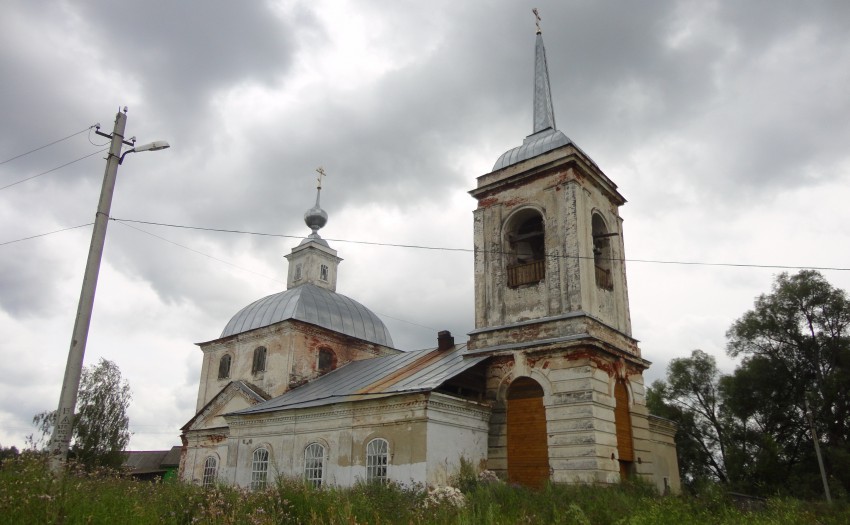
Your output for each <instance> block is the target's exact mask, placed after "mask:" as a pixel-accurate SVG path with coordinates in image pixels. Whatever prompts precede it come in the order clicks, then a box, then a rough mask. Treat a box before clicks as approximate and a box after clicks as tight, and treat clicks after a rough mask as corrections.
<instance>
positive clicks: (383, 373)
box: [234, 345, 487, 414]
mask: <svg viewBox="0 0 850 525" xmlns="http://www.w3.org/2000/svg"><path fill="white" fill-rule="evenodd" d="M485 359H487V357H486V356H479V357H470V356H469V355H468V353H467V352H466V345H456V346H455V347H454V348H453V349H451V350H419V351H416V352H404V353H401V354H395V355H391V356H386V357H376V358H373V359H364V360H361V361H354V362H352V363H349V364H347V365H345V366H343V367H341V368H338V369H337V370H334V371H333V372H330V373H328V374H326V375H324V376H322V377H319V378H318V379H315V380H313V381H311V382H309V383H307V384H306V385H303V386H301V387H298V388H296V389H294V390H290V391H289V392H286V393H285V394H283V395H281V396H278V397H276V398H274V399H270V400H268V401H266V402H264V403H258V404H256V405H254V406H252V407H249V408H245V409H242V410H239V411H237V412H234V414H257V413H263V412H274V411H277V410H286V409H290V408H307V407H316V406H323V405H330V404H333V403H342V402H346V401H358V400H363V399H374V398H377V397H386V396H389V395H394V394H403V393H411V392H422V391H429V390H434V389H435V388H437V387H439V386H440V385H442V384H443V383H445V382H446V381H448V380H449V379H451V378H452V377H455V376H456V375H458V374H460V373H461V372H464V371H465V370H468V369H469V368H471V367H473V366H475V365H477V364H478V363H480V362H481V361H483V360H485Z"/></svg>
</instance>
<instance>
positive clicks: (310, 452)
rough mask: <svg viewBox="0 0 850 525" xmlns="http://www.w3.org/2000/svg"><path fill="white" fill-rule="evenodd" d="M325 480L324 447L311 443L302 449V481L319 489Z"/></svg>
mask: <svg viewBox="0 0 850 525" xmlns="http://www.w3.org/2000/svg"><path fill="white" fill-rule="evenodd" d="M324 480H325V446H324V445H322V444H321V443H318V442H315V441H314V442H312V443H310V444H309V445H307V446H306V447H304V481H305V483H307V484H308V485H310V486H312V487H313V488H320V487H321V486H322V484H323V483H324Z"/></svg>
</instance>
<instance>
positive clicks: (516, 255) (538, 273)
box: [505, 209, 546, 287]
mask: <svg viewBox="0 0 850 525" xmlns="http://www.w3.org/2000/svg"><path fill="white" fill-rule="evenodd" d="M544 239H545V235H544V225H543V216H542V215H540V212H538V211H537V210H533V209H526V210H522V211H520V212H518V213H516V214H514V216H513V217H511V219H510V222H509V223H508V225H507V228H506V237H505V240H506V241H507V245H508V250H506V252H507V272H508V286H511V287H516V286H521V285H523V284H533V283H536V282H539V281H542V280H543V278H544V277H545V276H546V260H545V259H546V245H545V242H544Z"/></svg>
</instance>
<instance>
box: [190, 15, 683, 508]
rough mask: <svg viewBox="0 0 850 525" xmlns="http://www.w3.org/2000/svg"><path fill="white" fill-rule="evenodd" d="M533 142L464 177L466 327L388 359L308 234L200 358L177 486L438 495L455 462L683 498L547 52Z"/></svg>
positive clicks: (612, 210) (514, 478)
mask: <svg viewBox="0 0 850 525" xmlns="http://www.w3.org/2000/svg"><path fill="white" fill-rule="evenodd" d="M535 45H536V48H535V79H534V127H533V132H532V134H531V135H529V136H528V137H526V138H525V140H524V141H523V143H522V144H521V145H520V146H518V147H516V148H513V149H511V150H509V151H508V152H506V153H505V154H504V155H502V156H501V157H500V158H499V159H498V161H497V162H496V164H495V166H494V167H493V170H492V171H491V172H490V173H487V174H485V175H482V176H480V177H478V181H477V187H476V188H475V189H474V190H472V191H471V192H470V194H471V195H472V196H473V197H474V198H475V199H476V200H477V202H478V206H477V208H476V210H475V212H474V243H475V329H474V330H473V331H472V332H471V333H470V334H469V340H468V342H467V343H466V344H461V343H457V344H456V343H455V341H454V338H453V337H452V335H451V334H449V333H448V332H440V334H438V337H437V341H436V343H437V344H436V347H435V348H433V349H428V350H422V351H417V352H402V351H400V350H398V349H396V348H394V346H393V342H392V338H391V336H390V334H389V331H388V330H387V328H386V327H385V326H384V324H383V322H382V321H381V320H380V319H379V318H378V316H377V315H375V314H374V313H373V312H371V311H370V310H369V309H368V308H366V307H365V306H363V305H362V304H360V303H358V302H356V301H354V300H353V299H350V298H348V297H346V296H344V295H341V294H338V293H336V280H337V270H338V267H339V263H340V262H341V259H340V258H339V257H338V256H337V252H336V251H335V250H333V249H332V248H331V247H330V246H329V245H328V243H327V242H326V241H325V240H324V239H322V238H321V236H320V235H319V233H318V230H319V229H321V228H322V227H323V226H324V225H325V223H326V221H327V214H326V213H325V212H324V210H322V208H321V206H320V202H319V195H320V194H321V176H320V178H319V190H318V193H317V198H316V204H315V206H314V207H313V208H312V209H310V210H309V211H308V212H307V213H306V214H305V222H306V223H307V225H308V226H309V227H310V228H311V230H312V233H311V234H310V235H309V236H308V237H307V238H305V239H304V241H303V242H302V243H301V244H300V245H299V246H297V247H296V248H294V249H293V250H292V252H291V253H290V254H289V255H288V256H287V259H288V261H289V270H288V277H287V290H286V291H284V292H281V293H278V294H274V295H271V296H269V297H265V298H263V299H260V300H258V301H256V302H254V303H252V304H251V305H248V306H247V307H245V308H243V309H242V310H240V311H239V312H238V313H237V314H236V315H235V316H234V317H233V318H232V319H231V320H230V322H229V323H228V324H227V325H226V327H225V329H224V331H223V332H222V334H221V335H220V336H219V337H218V338H217V339H215V340H212V341H209V342H205V343H201V344H199V346H200V348H201V350H202V352H203V364H202V370H201V381H200V387H199V392H198V401H197V407H196V414H195V416H194V417H193V418H192V419H191V420H190V421H189V422H188V423H187V424H186V425H185V426H184V427H183V429H182V431H183V433H182V440H183V447H184V452H183V456H182V459H181V468H180V475H181V478H182V479H183V480H185V481H189V482H197V483H202V484H211V483H215V482H225V483H231V484H237V485H240V486H245V487H251V488H262V487H264V486H266V485H267V484H268V483H271V482H272V481H273V480H274V479H275V478H276V477H279V476H283V477H287V478H301V479H304V480H305V481H306V482H308V483H312V484H314V485H317V486H318V485H323V484H334V485H342V486H348V485H352V484H354V483H356V482H358V481H388V480H392V481H397V482H400V483H409V482H419V483H428V484H445V483H447V482H448V481H449V480H450V478H451V476H452V475H453V474H454V473H455V472H456V470H457V468H458V466H459V464H460V462H461V461H462V460H466V461H469V462H471V463H472V464H473V465H475V466H476V467H477V468H479V469H482V470H483V469H488V470H491V471H494V472H495V473H496V474H497V475H499V476H500V477H502V478H503V479H505V480H506V481H510V482H513V483H519V484H524V485H529V486H538V487H539V486H542V485H543V484H545V483H547V482H556V483H597V484H599V483H601V484H613V483H618V482H619V481H620V480H622V479H624V478H626V477H630V476H638V477H641V478H643V479H645V480H647V481H650V482H652V483H654V484H655V485H656V486H657V487H658V489H659V491H662V492H669V491H672V492H678V490H679V485H680V483H679V475H678V468H677V467H678V466H677V461H676V450H675V443H674V436H675V430H676V429H675V427H674V426H673V425H672V424H671V423H670V422H668V421H665V420H663V419H660V418H657V417H654V416H651V415H649V414H648V412H647V410H646V403H645V387H644V381H643V371H644V370H646V369H647V368H648V367H649V365H650V363H649V362H648V361H646V360H644V359H643V358H642V357H641V351H640V348H639V346H638V341H637V340H635V339H634V338H633V337H632V333H631V322H630V314H629V301H628V285H627V281H626V271H625V266H624V262H623V261H624V258H625V257H624V244H623V225H622V219H621V218H620V215H619V208H620V206H622V205H623V204H625V202H626V201H625V199H624V198H623V196H622V195H620V193H619V192H618V191H617V186H616V184H614V182H613V181H611V180H610V179H609V178H608V177H607V176H606V175H605V174H604V173H603V172H602V171H601V170H600V169H599V167H598V166H597V165H596V164H595V163H594V162H593V160H592V159H591V158H590V157H589V156H588V155H587V154H586V153H584V152H583V151H582V150H581V149H580V148H579V147H578V146H577V145H576V144H574V143H573V142H572V141H571V140H570V139H569V138H568V137H567V136H566V135H565V134H564V133H562V132H561V131H559V130H558V129H557V128H556V126H555V118H554V111H553V108H552V97H551V93H550V87H549V73H548V67H547V64H546V54H545V49H544V46H543V39H542V35H541V34H540V32H539V30H538V33H537V37H536V44H535Z"/></svg>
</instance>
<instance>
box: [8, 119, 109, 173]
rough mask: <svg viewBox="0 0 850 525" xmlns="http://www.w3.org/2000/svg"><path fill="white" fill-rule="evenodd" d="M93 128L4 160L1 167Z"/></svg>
mask: <svg viewBox="0 0 850 525" xmlns="http://www.w3.org/2000/svg"><path fill="white" fill-rule="evenodd" d="M93 127H94V126H89V127H87V128H83V129H81V130H80V131H77V132H76V133H72V134H70V135H68V136H67V137H62V138H61V139H56V140H54V141H53V142H50V143H48V144H45V145H44V146H39V147H37V148H35V149H31V150H29V151H27V152H25V153H21V154H20V155H15V156H14V157H12V158H11V159H6V160H4V161H2V162H0V165H2V164H6V163H7V162H11V161H13V160H15V159H19V158H21V157H24V156H26V155H29V154H30V153H35V152H36V151H39V150H43V149H44V148H48V147H50V146H52V145H54V144H57V143H59V142H62V141H63V140H68V139H69V138H71V137H75V136H77V135H79V134H80V133H85V132H86V131H88V130H90V129H92V128H93Z"/></svg>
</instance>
